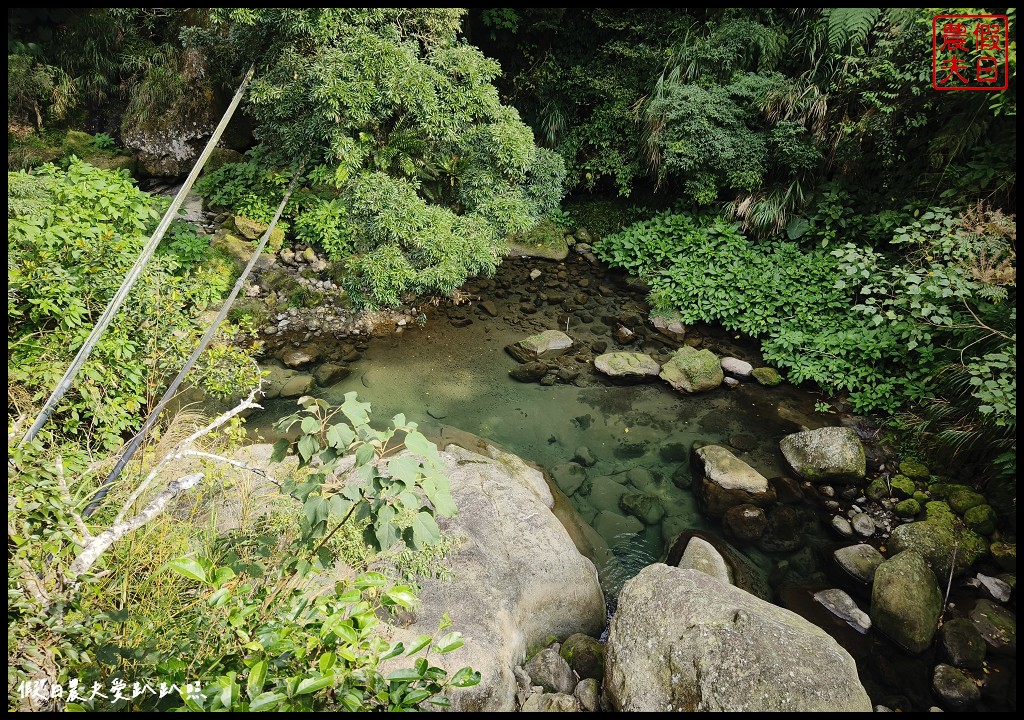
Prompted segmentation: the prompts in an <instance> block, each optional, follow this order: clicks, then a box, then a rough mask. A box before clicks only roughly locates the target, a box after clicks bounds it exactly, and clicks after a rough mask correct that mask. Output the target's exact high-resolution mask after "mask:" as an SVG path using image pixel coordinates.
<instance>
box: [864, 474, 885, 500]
mask: <svg viewBox="0 0 1024 720" xmlns="http://www.w3.org/2000/svg"><path fill="white" fill-rule="evenodd" d="M864 495H866V496H867V498H868V499H869V500H873V501H875V502H879V501H881V500H884V499H885V498H887V497H889V483H887V482H886V481H885V480H884V479H882V478H875V479H874V480H872V481H871V483H870V484H869V485H868V487H867V489H866V490H865V491H864Z"/></svg>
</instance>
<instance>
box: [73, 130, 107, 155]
mask: <svg viewBox="0 0 1024 720" xmlns="http://www.w3.org/2000/svg"><path fill="white" fill-rule="evenodd" d="M61 149H62V150H63V152H64V154H65V155H76V156H78V157H79V158H81V159H82V160H88V159H90V158H92V157H95V156H106V157H110V156H112V155H114V153H113V152H111V151H110V150H100V149H99V148H98V147H96V143H95V138H93V136H92V135H90V134H89V133H86V132H82V131H80V130H69V131H68V134H67V135H65V136H64V142H63V143H61Z"/></svg>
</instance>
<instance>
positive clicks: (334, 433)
mask: <svg viewBox="0 0 1024 720" xmlns="http://www.w3.org/2000/svg"><path fill="white" fill-rule="evenodd" d="M355 439H356V434H355V433H354V432H352V428H350V427H349V426H348V425H346V424H345V423H338V424H336V425H331V427H330V428H329V429H328V430H327V444H328V445H330V446H331V447H334V448H338V449H339V450H347V449H348V446H349V445H351V444H352V441H353V440H355Z"/></svg>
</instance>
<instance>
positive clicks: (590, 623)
mask: <svg viewBox="0 0 1024 720" xmlns="http://www.w3.org/2000/svg"><path fill="white" fill-rule="evenodd" d="M481 453H484V454H481ZM441 458H442V460H443V461H444V464H445V473H446V474H447V476H448V480H449V483H450V487H451V493H452V497H453V498H454V500H455V504H456V506H457V507H458V515H456V516H455V517H454V518H450V519H443V518H442V519H441V521H440V522H439V525H440V526H441V527H442V529H443V530H445V531H448V532H452V533H457V534H461V535H462V536H463V538H464V539H463V541H462V543H461V544H460V545H459V548H458V550H457V551H456V553H455V554H454V555H453V556H452V557H451V558H450V559H449V560H448V561H447V562H448V564H449V565H450V567H451V569H452V571H453V574H454V578H453V579H451V580H438V579H425V580H422V581H421V591H420V596H419V597H420V602H419V605H418V606H417V608H416V609H415V612H414V613H413V614H411V615H410V616H409V617H408V618H406V622H403V623H402V626H401V627H396V628H394V630H393V634H394V637H393V638H392V639H395V640H403V641H404V642H405V643H406V644H407V645H408V644H410V643H411V641H412V640H413V639H414V638H415V637H417V636H418V635H420V634H424V633H427V634H432V633H434V632H436V631H437V627H438V623H439V622H440V621H441V619H442V618H443V617H445V616H446V615H447V616H449V617H450V618H451V623H452V628H453V629H456V630H459V631H460V632H462V634H463V636H464V639H465V645H463V647H461V648H459V649H458V650H455V651H453V652H451V653H448V654H446V655H440V656H437V657H432V658H431V662H433V663H435V664H436V665H438V666H440V667H443V668H445V669H446V670H448V671H449V672H450V673H454V672H455V671H456V670H458V669H459V668H461V667H463V666H466V665H470V666H472V667H473V669H474V670H477V671H478V672H480V673H481V675H482V678H483V679H482V681H481V683H480V684H479V685H477V686H475V687H472V688H466V689H453V690H451V691H450V698H451V700H452V703H453V709H454V710H456V711H461V712H510V711H512V710H513V709H514V708H515V693H516V680H515V675H514V669H515V668H516V667H518V666H520V665H522V664H523V662H524V661H525V660H526V657H527V655H528V653H530V652H534V651H537V650H539V649H541V648H543V647H546V646H547V644H548V643H549V642H550V638H552V637H556V638H562V639H564V638H567V637H569V636H571V635H573V634H575V633H583V634H586V635H594V636H597V635H599V634H600V633H601V631H602V629H603V627H604V623H605V602H604V595H603V593H602V590H601V586H600V584H599V582H598V577H597V570H596V568H595V566H594V564H593V563H592V562H591V561H590V560H588V559H587V558H585V557H584V556H583V555H581V554H580V553H579V551H578V550H577V549H576V546H575V545H574V544H573V541H572V538H571V537H570V535H569V533H568V532H567V531H566V529H565V527H563V526H562V524H561V523H560V522H559V521H558V519H557V518H556V517H555V515H554V514H553V513H552V507H553V505H554V498H553V496H552V494H551V491H550V489H549V488H548V485H547V483H546V482H545V480H544V476H543V474H542V473H541V472H540V471H539V470H537V469H535V468H533V467H530V466H528V465H527V464H526V463H525V462H524V461H523V460H522V459H520V458H519V457H517V456H515V455H512V454H510V453H507V452H503V451H501V450H498V449H497V448H495V447H493V446H491V445H489V444H487V445H486V449H485V450H482V451H481V452H473V451H470V450H466V449H464V448H461V447H458V446H456V445H449V446H448V447H447V448H446V449H445V450H444V451H443V452H441Z"/></svg>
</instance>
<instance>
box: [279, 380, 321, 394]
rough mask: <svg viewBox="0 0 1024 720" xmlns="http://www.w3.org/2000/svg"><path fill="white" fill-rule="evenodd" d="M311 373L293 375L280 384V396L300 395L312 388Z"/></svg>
mask: <svg viewBox="0 0 1024 720" xmlns="http://www.w3.org/2000/svg"><path fill="white" fill-rule="evenodd" d="M313 385H314V381H313V376H312V375H294V376H292V377H291V378H289V379H288V380H286V381H285V383H284V384H283V385H282V386H281V392H280V396H281V397H283V398H292V397H300V396H302V395H306V394H308V393H309V391H310V390H312V389H313Z"/></svg>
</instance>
